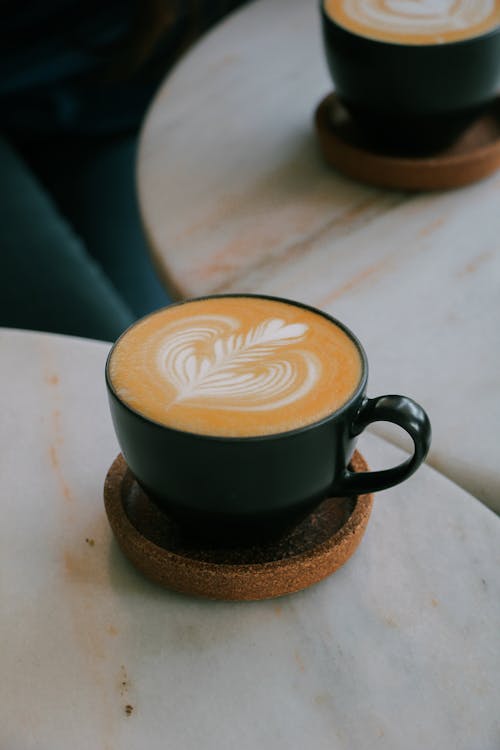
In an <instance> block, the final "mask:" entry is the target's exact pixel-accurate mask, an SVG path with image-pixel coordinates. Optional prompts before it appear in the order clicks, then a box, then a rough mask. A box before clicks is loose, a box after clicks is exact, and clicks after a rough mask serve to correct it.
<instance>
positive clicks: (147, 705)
mask: <svg viewBox="0 0 500 750" xmlns="http://www.w3.org/2000/svg"><path fill="white" fill-rule="evenodd" d="M107 351H108V345H107V344H100V343H95V342H89V341H85V340H78V339H71V338H65V337H62V336H52V335H48V334H33V333H27V332H16V331H9V330H5V329H3V330H0V359H1V362H2V367H1V369H0V394H1V395H0V399H1V412H2V420H1V421H0V446H1V450H0V476H1V477H2V489H1V496H2V511H3V517H2V523H1V524H0V597H1V605H0V642H1V644H2V648H1V649H0V674H1V675H2V680H1V681H0V747H1V748H2V750H3V749H4V748H5V750H34V749H35V748H36V750H39V749H40V750H41V749H42V748H44V749H45V748H50V750H67V748H69V747H71V748H73V749H74V750H84V749H85V750H87V748H99V749H102V750H118V749H119V750H128V749H130V750H136V749H137V748H139V747H144V748H148V750H155V749H156V748H158V750H160V748H161V750H164V748H166V747H168V748H179V749H180V748H182V750H191V749H192V750H199V748H204V749H206V750H212V749H213V750H234V748H241V750H255V748H262V750H280V749H281V748H282V749H283V750H302V749H303V748H305V747H311V748H315V750H351V749H352V748H356V750H365V749H366V750H372V748H375V747H376V748H381V749H382V748H383V749H384V750H389V749H390V750H401V748H405V749H406V750H421V748H424V747H425V748H429V749H434V748H436V750H437V749H438V748H439V750H441V749H442V748H450V749H451V748H453V750H470V749H471V748H481V750H497V749H498V747H499V746H500V715H499V712H498V695H499V689H500V648H499V646H500V643H499V639H500V575H499V569H500V567H499V565H500V519H499V518H498V517H497V516H495V515H494V514H493V513H492V512H491V511H490V510H488V509H487V508H485V507H484V506H483V505H482V504H481V503H478V502H477V501H476V500H475V499H474V498H472V497H471V496H470V495H468V494H467V493H466V492H465V491H464V490H462V489H460V488H459V487H457V486H456V485H455V484H453V483H452V482H450V481H449V480H448V479H446V478H444V477H442V476H441V475H439V474H438V473H437V472H436V471H434V470H433V469H431V468H429V467H428V466H424V467H422V468H421V469H420V470H419V471H418V472H417V473H416V474H415V475H414V476H413V477H412V478H411V479H410V480H409V481H408V482H406V483H405V484H404V485H401V486H400V487H398V488H395V489H393V490H390V491H387V492H383V493H379V494H378V495H377V496H376V499H375V505H374V510H373V514H372V518H371V520H370V523H369V525H368V529H367V533H366V536H365V538H364V540H363V542H362V544H361V546H360V548H359V549H358V551H357V552H356V554H355V555H354V557H353V558H351V560H350V561H349V562H348V563H347V564H346V565H345V567H343V568H342V569H341V570H339V571H338V572H337V573H335V574H334V575H333V576H331V577H330V578H328V579H326V580H324V581H323V582H321V583H320V584H317V585H316V586H314V587H312V588H310V589H308V590H305V591H303V592H300V593H298V594H295V595H293V596H289V597H283V598H281V599H275V600H270V601H265V602H254V603H224V602H211V601H206V600H196V599H192V598H189V597H185V596H181V595H178V594H174V593H170V592H168V591H165V590H163V589H160V588H158V587H156V586H154V585H153V584H151V583H149V582H148V581H146V580H145V579H143V578H142V577H141V576H140V575H139V574H138V573H137V572H136V571H135V570H134V569H133V568H132V567H131V565H130V564H129V563H128V562H127V561H126V560H125V559H124V558H123V557H122V555H121V553H120V552H119V550H118V548H117V545H116V543H115V541H114V539H113V538H112V535H111V532H110V529H109V526H108V523H107V520H106V517H105V514H104V509H103V501H102V487H103V481H104V477H105V474H106V471H107V469H108V467H109V465H110V463H111V462H112V460H113V459H114V457H115V455H116V453H117V451H118V447H117V443H116V440H115V437H114V434H113V429H112V425H111V420H110V417H109V414H108V409H107V402H106V394H105V387H104V377H103V370H104V362H105V357H106V354H107ZM360 447H361V450H362V451H363V453H364V455H365V456H366V458H367V460H368V461H369V463H371V464H372V466H373V467H374V468H377V467H380V468H381V467H383V466H387V465H389V464H392V463H394V462H395V461H396V460H398V459H400V449H398V448H396V447H394V446H392V445H390V444H389V443H387V442H385V441H384V440H382V439H380V438H378V437H375V436H367V437H366V438H365V439H363V442H362V443H361V446H360Z"/></svg>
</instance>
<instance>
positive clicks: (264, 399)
mask: <svg viewBox="0 0 500 750" xmlns="http://www.w3.org/2000/svg"><path fill="white" fill-rule="evenodd" d="M239 328H240V325H239V322H238V320H236V319H234V318H230V317H222V316H217V317H216V316H214V317H210V316H208V315H201V316H199V317H196V318H188V319H187V320H186V321H184V322H183V324H182V325H181V326H179V325H177V326H173V327H172V330H169V329H168V328H167V329H166V331H165V336H164V339H163V341H162V344H161V345H160V348H159V351H158V358H157V367H158V373H159V375H160V377H163V378H164V379H165V381H167V382H169V383H171V384H172V385H173V386H174V387H175V389H176V395H175V398H174V401H173V402H172V403H180V402H184V403H188V404H193V405H194V404H200V405H201V406H205V407H209V406H210V404H211V403H213V404H214V405H216V407H217V408H218V409H229V410H233V411H238V410H247V411H264V410H268V409H277V408H279V407H281V406H285V405H288V404H291V403H292V402H293V401H296V400H297V399H299V398H301V397H302V396H304V395H306V394H307V393H309V392H310V390H311V388H313V386H314V384H315V383H316V382H317V380H318V377H319V374H320V371H321V364H320V362H319V361H318V360H317V359H316V357H315V356H314V355H313V354H311V353H310V352H307V351H299V350H297V351H294V350H293V349H288V350H287V353H286V356H285V357H283V358H282V359H280V358H279V352H278V350H279V349H280V348H281V347H283V346H288V345H290V344H292V343H298V342H300V341H301V340H302V339H303V338H304V336H305V334H306V332H307V330H308V326H307V325H303V324H300V323H292V324H289V325H286V323H285V321H284V320H282V319H280V318H271V319H268V320H264V321H262V322H261V323H260V324H257V325H256V326H254V327H252V328H250V330H249V331H247V332H246V333H245V334H243V333H238V331H239Z"/></svg>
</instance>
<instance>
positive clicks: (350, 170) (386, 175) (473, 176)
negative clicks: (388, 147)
mask: <svg viewBox="0 0 500 750" xmlns="http://www.w3.org/2000/svg"><path fill="white" fill-rule="evenodd" d="M315 125H316V131H317V134H318V137H319V143H320V146H321V150H322V152H323V155H324V156H325V158H326V160H327V162H328V163H329V164H331V165H332V166H334V167H337V169H339V171H341V172H343V173H344V174H346V175H347V176H348V177H352V178H354V179H355V180H359V181H360V182H366V183H368V184H370V185H377V186H378V187H388V188H396V189H399V190H446V189H449V188H457V187H461V186H462V185H468V184H469V183H471V182H476V181H477V180H481V179H483V178H484V177H486V176H487V175H489V174H492V173H493V172H495V170H497V169H498V167H500V98H499V99H497V100H496V101H495V103H494V105H493V106H492V107H491V108H490V109H489V110H488V111H487V112H486V113H485V114H484V115H483V116H482V117H479V118H478V119H477V120H475V122H473V123H472V125H470V126H469V128H468V129H467V130H466V131H465V132H464V133H462V135H461V136H460V137H459V139H458V140H457V141H455V142H454V143H453V144H452V145H451V146H449V147H448V148H446V149H443V150H442V151H438V152H436V153H434V154H432V156H425V157H421V156H408V155H404V154H394V153H386V152H382V151H377V150H375V149H372V148H371V147H370V146H368V145H366V143H364V141H363V136H362V134H361V133H360V132H359V130H358V129H357V127H356V125H355V124H354V122H353V121H352V120H351V118H350V117H349V115H348V113H347V112H346V110H345V109H344V107H343V106H342V104H341V103H340V102H339V100H338V99H337V97H336V95H335V94H329V95H328V96H327V97H326V98H325V99H323V100H322V101H321V102H320V104H319V105H318V107H317V109H316V113H315Z"/></svg>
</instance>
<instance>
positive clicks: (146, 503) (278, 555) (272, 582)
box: [104, 451, 373, 600]
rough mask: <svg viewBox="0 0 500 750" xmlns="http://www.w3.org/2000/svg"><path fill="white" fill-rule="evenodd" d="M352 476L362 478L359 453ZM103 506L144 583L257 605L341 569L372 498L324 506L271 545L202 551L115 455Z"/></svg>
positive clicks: (353, 547)
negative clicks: (359, 475) (144, 580)
mask: <svg viewBox="0 0 500 750" xmlns="http://www.w3.org/2000/svg"><path fill="white" fill-rule="evenodd" d="M351 470H354V471H366V470H367V465H366V462H365V460H364V458H363V457H362V456H361V455H360V454H359V453H358V452H357V451H356V453H355V454H354V456H353V458H352V461H351ZM104 504H105V508H106V513H107V516H108V520H109V523H110V526H111V529H112V530H113V533H114V535H115V537H116V539H117V541H118V544H119V546H120V547H121V549H122V551H123V553H124V554H125V556H126V557H127V558H128V559H129V560H130V561H131V562H132V564H133V565H134V566H135V567H136V568H137V569H138V570H140V571H141V573H143V574H144V575H145V576H146V577H147V578H149V579H151V580H152V581H155V582H156V583H159V584H160V585H162V586H165V587H166V588H169V589H173V590H175V591H180V592H182V593H185V594H191V595H195V596H203V597H208V598H210V599H226V600H255V599H268V598H271V597H276V596H282V595H283V594H291V593H293V592H295V591H300V590H301V589H304V588H306V587H307V586H310V585H311V584H313V583H317V582H318V581H320V580H321V579H322V578H325V577H326V576H328V575H330V573H333V572H334V571H335V570H337V568H340V566H341V565H343V564H344V563H345V562H346V561H347V560H348V559H349V558H350V557H351V555H352V554H353V553H354V551H355V550H356V548H357V547H358V545H359V543H360V541H361V539H362V537H363V534H364V531H365V528H366V525H367V523H368V519H369V517H370V513H371V509H372V504H373V496H372V495H360V496H357V497H341V498H328V499H327V500H324V501H323V502H322V503H321V504H320V505H319V506H318V507H317V508H316V510H315V511H314V512H313V513H311V514H310V515H309V516H307V518H305V520H303V521H302V522H301V523H300V524H298V525H297V526H295V527H294V528H293V529H291V530H290V531H288V532H287V533H286V534H283V536H281V537H280V538H278V539H275V540H274V541H273V542H266V543H265V544H262V545H255V546H252V547H244V548H243V547H241V548H231V549H221V548H217V547H209V546H206V547H202V546H201V545H200V544H199V543H195V542H192V541H189V540H188V539H186V538H183V535H182V531H181V529H180V527H179V526H178V524H176V523H175V522H174V521H173V520H172V519H170V518H169V517H168V516H167V515H166V514H164V513H162V512H161V511H160V510H158V508H157V507H156V506H155V505H154V504H153V503H152V502H151V501H150V500H149V498H148V496H147V495H146V494H145V493H144V492H143V490H142V489H141V488H140V487H139V485H138V483H137V482H136V480H135V479H134V477H133V475H132V473H131V472H130V470H129V468H128V466H127V464H126V463H125V460H124V458H123V456H122V455H121V454H120V455H119V456H118V457H117V458H116V459H115V461H114V462H113V464H112V466H111V467H110V469H109V471H108V474H107V476H106V481H105V484H104Z"/></svg>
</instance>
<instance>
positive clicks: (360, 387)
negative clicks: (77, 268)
mask: <svg viewBox="0 0 500 750" xmlns="http://www.w3.org/2000/svg"><path fill="white" fill-rule="evenodd" d="M235 297H238V298H241V297H244V298H250V299H264V300H270V301H272V302H282V303H284V304H288V305H293V306H294V307H301V308H303V309H304V310H308V311H309V312H312V313H316V314H317V315H321V316H323V317H324V318H326V319H327V320H328V321H330V322H331V323H333V324H334V325H336V326H337V327H338V328H340V329H341V330H342V331H343V332H344V333H345V334H346V335H347V336H348V337H349V338H350V339H351V341H352V343H353V344H354V345H355V347H356V349H357V350H358V352H359V355H360V358H361V376H360V378H359V382H358V384H357V386H356V388H355V390H354V391H353V393H352V394H351V396H350V397H349V398H348V399H347V401H345V402H344V403H343V404H342V405H341V406H340V407H339V408H338V409H337V410H336V411H334V412H331V413H330V414H327V415H326V416H325V417H322V418H321V419H319V420H316V421H315V422H310V423H309V424H305V425H302V426H301V427H294V428H293V429H292V430H285V431H282V432H271V433H265V434H263V435H210V434H209V433H205V432H191V431H189V430H181V429H179V428H177V427H171V426H170V425H166V424H164V423H163V422H159V421H157V420H155V419H152V418H151V417H147V416H145V415H144V414H142V413H141V412H140V411H138V410H137V409H134V407H132V406H130V405H129V404H127V403H126V402H125V401H124V400H123V399H122V398H120V396H119V395H118V393H117V392H116V389H115V387H114V385H113V383H112V381H111V376H110V373H109V369H110V363H111V359H112V356H113V352H114V351H115V348H116V347H117V345H118V343H119V342H120V341H121V340H122V338H124V337H125V336H126V335H127V333H128V331H130V330H131V329H132V328H134V327H135V326H136V325H137V324H138V323H140V322H141V321H143V320H146V319H147V318H150V317H151V316H153V315H156V314H157V313H159V312H161V311H162V310H167V309H170V308H171V307H179V306H181V305H186V304H189V303H190V302H202V301H203V300H207V299H223V298H235ZM105 379H106V386H107V388H108V390H109V392H110V393H111V394H112V396H113V397H114V398H115V399H116V400H117V401H118V402H119V403H120V404H121V406H123V407H124V408H125V409H126V410H127V411H129V412H130V413H131V414H133V415H134V416H135V417H139V418H140V419H142V420H144V422H146V423H148V424H150V425H155V426H157V427H160V428H161V429H163V430H167V431H169V432H173V433H176V434H179V435H184V436H189V437H193V438H199V439H202V440H209V441H214V442H227V441H229V442H232V443H241V442H243V443H248V442H257V441H265V440H276V439H278V438H285V437H293V436H295V435H298V434H300V433H304V432H307V431H308V430H311V429H315V428H317V427H320V426H321V425H323V424H326V423H327V422H329V421H331V420H332V419H337V418H338V417H340V416H341V415H342V414H344V413H345V412H346V411H347V410H348V409H349V408H350V407H351V406H352V404H353V403H354V402H355V401H356V400H357V399H358V398H359V397H360V396H362V395H363V393H364V391H365V388H366V384H367V381H368V359H367V356H366V352H365V350H364V348H363V346H362V344H361V342H360V341H359V339H358V338H357V336H356V335H355V334H354V333H353V332H352V331H351V330H350V328H348V327H347V326H346V325H345V324H344V323H342V321H340V320H337V318H334V317H333V315H330V314H329V313H327V312H324V311H323V310H319V309H318V308H317V307H313V306H312V305H308V304H306V303H304V302H299V301H297V300H291V299H287V298H286V297H277V296H274V295H268V294H250V293H249V294H247V293H244V292H242V293H238V292H232V293H228V294H205V295H203V296H202V297H190V298H189V299H185V300H180V301H179V302H173V303H172V304H170V305H166V306H165V307H159V308H158V309H156V310H153V311H152V312H150V313H148V314H147V315H143V316H142V317H141V318H138V319H137V320H136V321H134V322H133V323H131V324H130V325H129V326H128V327H127V328H126V329H125V330H124V331H123V332H122V333H121V334H120V336H119V337H118V338H117V339H116V341H115V342H114V343H113V345H112V346H111V349H110V350H109V352H108V356H107V358H106V365H105Z"/></svg>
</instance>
